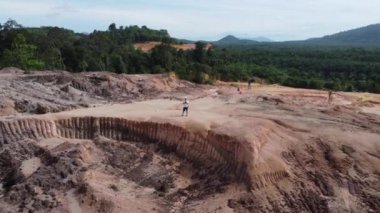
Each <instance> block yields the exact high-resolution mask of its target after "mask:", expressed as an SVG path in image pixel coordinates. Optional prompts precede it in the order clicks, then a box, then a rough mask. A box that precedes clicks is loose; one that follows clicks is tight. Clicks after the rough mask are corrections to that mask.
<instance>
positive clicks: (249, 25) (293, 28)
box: [0, 0, 380, 41]
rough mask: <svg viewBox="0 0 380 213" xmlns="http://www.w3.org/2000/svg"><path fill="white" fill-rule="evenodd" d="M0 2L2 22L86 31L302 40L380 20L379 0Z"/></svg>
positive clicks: (91, 0)
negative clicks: (137, 29)
mask: <svg viewBox="0 0 380 213" xmlns="http://www.w3.org/2000/svg"><path fill="white" fill-rule="evenodd" d="M0 8H1V12H0V22H1V23H4V22H5V21H7V20H8V19H9V18H12V19H15V20H16V21H17V22H18V23H20V24H22V25H24V26H28V27H38V26H59V27H64V28H69V29H72V30H74V31H76V32H87V33H90V32H92V31H93V30H94V29H96V30H105V29H107V28H108V26H109V25H110V24H111V23H115V24H116V25H118V26H120V25H123V26H129V25H139V26H143V25H146V26H148V27H149V28H153V29H167V30H168V31H169V33H170V35H171V36H173V37H176V38H185V39H192V40H218V39H220V38H222V37H223V36H226V35H229V34H232V35H235V36H237V37H241V38H254V37H258V36H264V37H267V38H270V39H272V40H276V41H285V40H302V39H307V38H311V37H320V36H324V35H329V34H333V33H336V32H340V31H345V30H349V29H353V28H357V27H362V26H367V25H370V24H375V23H380V12H379V9H380V0H151V1H148V0H135V1H132V0H0Z"/></svg>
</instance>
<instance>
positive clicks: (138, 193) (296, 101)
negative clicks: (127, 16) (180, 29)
mask: <svg viewBox="0 0 380 213" xmlns="http://www.w3.org/2000/svg"><path fill="white" fill-rule="evenodd" d="M140 78H143V77H140ZM233 84H234V85H239V86H240V88H241V90H242V93H238V91H237V89H236V87H235V86H231V83H221V82H219V83H218V84H217V85H216V86H214V87H207V88H202V92H200V93H199V94H197V92H194V91H193V90H192V89H191V88H193V86H191V87H183V88H182V89H180V90H175V91H174V92H172V91H170V90H169V89H165V92H164V93H163V94H161V95H160V96H157V97H155V98H149V100H138V101H132V103H127V104H121V103H117V102H111V103H106V104H102V105H99V106H96V107H92V106H91V107H89V108H80V109H74V110H69V111H62V112H58V113H47V114H44V115H38V116H37V115H26V114H22V115H20V114H18V115H17V116H16V117H15V118H19V119H23V118H39V119H44V120H62V119H66V118H72V117H99V118H101V117H106V118H123V119H126V120H134V121H144V122H154V123H170V124H172V125H174V126H180V127H181V128H184V129H186V130H187V131H189V132H190V133H191V134H194V135H196V134H199V135H206V134H208V133H210V132H212V133H214V134H217V135H222V136H223V137H221V139H220V140H221V141H220V143H221V144H226V145H225V146H226V150H217V151H218V152H219V153H221V156H227V155H234V157H233V159H234V160H236V161H238V162H240V163H244V165H246V166H247V171H246V172H247V176H248V178H249V181H241V180H238V179H233V180H228V181H225V182H224V180H222V179H218V178H216V177H218V175H219V176H220V174H219V173H216V174H217V175H216V176H213V174H212V173H211V172H210V173H209V174H208V173H207V172H206V178H205V179H202V178H203V177H204V176H205V175H204V174H203V173H202V171H203V169H199V168H201V167H202V166H203V167H207V166H208V165H195V164H194V163H192V162H189V160H184V158H183V156H181V155H180V154H178V153H177V154H176V153H171V152H170V153H169V154H167V153H166V152H164V151H163V150H164V149H162V148H160V147H156V145H154V146H153V145H152V144H151V145H149V144H141V143H138V142H136V141H129V142H125V143H120V141H115V140H112V139H107V138H100V139H99V138H98V139H94V140H80V139H75V138H63V137H56V138H48V139H41V140H38V141H37V142H36V143H37V144H38V147H42V148H43V149H44V150H47V151H46V152H47V153H50V154H49V155H52V156H59V157H58V159H60V160H61V161H62V162H66V160H67V161H68V162H69V161H70V160H72V159H76V160H78V161H80V162H81V165H82V166H74V167H73V168H71V170H74V171H78V174H80V175H77V176H75V175H69V177H73V178H74V177H75V179H73V180H72V181H73V182H76V181H77V182H79V183H82V184H83V185H81V184H78V185H77V186H75V184H74V186H70V187H69V186H68V185H67V184H66V185H65V184H64V185H62V186H61V187H60V188H54V187H53V188H54V190H55V192H56V193H58V195H57V196H55V197H54V199H52V205H53V204H54V205H57V206H56V207H54V208H55V209H58V211H64V210H65V211H69V212H79V211H82V212H92V211H95V210H96V211H100V212H128V211H130V212H255V210H260V211H262V212H294V211H300V212H348V211H352V212H378V211H380V184H379V183H380V181H379V180H380V143H379V142H380V95H376V94H368V93H345V92H336V93H334V94H333V100H332V102H331V103H328V102H327V92H326V91H318V90H307V89H293V88H288V87H282V86H277V85H259V84H254V86H253V88H252V89H250V90H248V89H247V88H246V85H245V84H238V83H233ZM160 88H162V87H160ZM185 96H187V97H189V99H190V108H189V115H188V116H182V115H181V113H182V99H183V98H184V97H185ZM8 119H12V118H9V117H8ZM225 136H228V137H225ZM168 137H169V136H168ZM226 138H227V139H226ZM222 140H227V141H222ZM178 143H181V142H180V141H179V142H178ZM231 143H238V146H239V147H240V148H239V150H241V151H240V153H236V152H235V153H233V154H231V153H230V151H228V149H227V148H228V146H229V144H231ZM20 144H21V143H20ZM20 147H23V146H22V145H17V149H20V150H24V149H26V148H22V149H21V148H20ZM28 149H31V148H28ZM33 149H34V148H33ZM204 152H206V150H204ZM70 153H71V154H70ZM74 153H75V154H74ZM4 156H5V155H4ZM0 157H1V156H0ZM4 158H5V157H4ZM18 158H20V159H19V162H20V168H21V171H22V174H23V176H25V177H30V178H29V179H33V178H37V177H39V178H40V177H43V174H44V173H41V172H42V171H41V170H43V169H44V168H46V167H48V166H47V165H50V164H49V163H48V162H50V161H49V160H46V159H49V158H47V157H46V156H45V155H30V156H29V157H17V159H18ZM228 159H230V158H228ZM74 165H77V164H74ZM4 168H7V167H4ZM38 168H42V169H38ZM54 168H56V167H54ZM57 168H61V167H57ZM83 168H86V169H85V170H84V169H83ZM76 169H77V170H76ZM224 169H225V170H223V172H224V173H226V172H227V171H229V168H228V167H227V168H224ZM56 170H57V169H55V170H49V171H56ZM82 170H83V171H82ZM230 170H232V169H230ZM79 171H81V172H79ZM205 171H210V169H209V168H207V169H206V170H205ZM40 173H41V174H40ZM53 173H54V172H53ZM58 174H59V172H58ZM231 174H232V172H231ZM58 176H59V175H58ZM61 176H64V175H61ZM199 177H202V178H199ZM164 180H171V181H169V182H165V184H163V181H164ZM212 180H214V181H215V180H217V182H218V184H215V183H214V182H213V181H212ZM28 181H29V180H28ZM62 181H63V180H62ZM67 181H68V180H67V179H64V182H67ZM219 181H220V182H219ZM22 183H23V182H20V183H19V184H22ZM25 183H27V184H31V183H29V182H27V181H26V182H25ZM158 183H159V184H158ZM157 184H158V185H157ZM214 185H215V186H214ZM16 186H17V185H16ZM16 186H15V188H17V187H16ZM40 187H42V188H43V186H40ZM203 189H205V190H203ZM206 189H207V190H206ZM49 190H51V189H49ZM49 190H48V191H47V192H46V193H49ZM37 191H38V190H37ZM11 192H13V191H12V190H11ZM60 192H64V193H63V194H61V195H59V194H60ZM203 192H204V193H203ZM41 193H42V192H41ZM44 193H45V192H44ZM42 194H43V193H42ZM5 195H6V196H5V198H6V200H5V201H4V200H3V201H2V200H0V204H1V205H0V206H3V207H4V208H8V209H9V208H12V207H9V205H11V204H12V205H13V204H15V203H17V201H15V200H12V199H11V196H10V195H9V194H8V195H7V194H5ZM49 199H50V198H49ZM24 202H26V201H24ZM33 202H36V201H33ZM30 205H32V204H30ZM37 207H38V206H37ZM37 207H35V208H36V209H37ZM54 208H53V209H54Z"/></svg>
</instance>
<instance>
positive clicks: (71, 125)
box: [0, 117, 279, 184]
mask: <svg viewBox="0 0 380 213" xmlns="http://www.w3.org/2000/svg"><path fill="white" fill-rule="evenodd" d="M99 136H101V137H105V138H109V139H112V140H117V141H121V142H122V141H139V142H149V143H157V144H159V145H160V146H161V147H162V148H163V149H166V150H170V151H172V152H174V153H176V154H177V155H178V156H180V157H182V158H184V159H187V160H189V161H191V162H193V163H195V164H202V165H215V164H216V165H218V166H219V167H220V173H221V174H226V173H227V174H228V173H233V174H234V175H235V176H236V178H237V179H238V180H241V181H245V182H246V183H248V184H250V183H251V178H250V177H249V176H248V173H247V163H249V162H245V161H244V160H245V159H249V157H247V156H245V155H248V154H249V153H248V152H247V150H245V149H243V148H242V146H241V144H240V143H241V142H239V141H237V140H236V139H234V138H231V137H229V136H227V135H220V134H216V133H214V132H212V131H208V132H207V133H206V134H202V133H194V132H191V131H189V130H187V129H185V128H182V127H180V126H175V125H173V124H169V123H153V122H142V121H132V120H127V119H121V118H107V117H99V118H98V117H75V118H68V119H59V120H41V119H35V118H29V119H20V120H12V121H2V122H0V144H1V145H3V144H9V143H12V142H15V141H19V140H23V139H27V138H30V139H42V138H52V137H63V138H71V139H95V138H97V137H99ZM277 176H279V175H275V176H274V177H277Z"/></svg>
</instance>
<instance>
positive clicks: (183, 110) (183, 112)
mask: <svg viewBox="0 0 380 213" xmlns="http://www.w3.org/2000/svg"><path fill="white" fill-rule="evenodd" d="M185 112H186V116H187V114H188V112H189V107H184V108H183V109H182V116H183V115H184V114H185Z"/></svg>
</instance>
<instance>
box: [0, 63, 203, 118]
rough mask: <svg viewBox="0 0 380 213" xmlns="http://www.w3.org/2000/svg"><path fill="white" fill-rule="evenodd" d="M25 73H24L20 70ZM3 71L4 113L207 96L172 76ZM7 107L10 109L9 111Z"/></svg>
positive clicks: (0, 79) (0, 89) (0, 75)
mask: <svg viewBox="0 0 380 213" xmlns="http://www.w3.org/2000/svg"><path fill="white" fill-rule="evenodd" d="M20 72H21V71H20ZM20 72H19V71H17V70H14V69H13V68H6V69H3V72H0V97H2V100H1V103H0V105H1V111H2V114H12V109H11V108H12V107H13V106H12V104H11V102H14V107H13V108H14V110H16V111H17V112H19V113H31V114H45V113H53V112H60V111H64V110H71V109H75V108H83V107H84V108H87V107H91V106H96V105H101V104H111V103H129V102H131V101H138V100H145V99H150V98H157V97H173V96H176V95H177V96H184V95H181V94H183V93H184V92H189V93H192V94H194V95H204V94H205V92H204V91H205V88H206V87H199V86H196V85H194V84H191V83H189V82H186V81H181V80H178V79H176V78H173V77H169V76H168V75H117V74H113V73H108V72H88V73H76V74H71V73H68V72H64V71H57V72H50V71H45V72H42V71H41V72H33V73H32V74H29V75H23V74H20ZM5 108H6V109H5Z"/></svg>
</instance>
